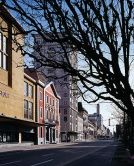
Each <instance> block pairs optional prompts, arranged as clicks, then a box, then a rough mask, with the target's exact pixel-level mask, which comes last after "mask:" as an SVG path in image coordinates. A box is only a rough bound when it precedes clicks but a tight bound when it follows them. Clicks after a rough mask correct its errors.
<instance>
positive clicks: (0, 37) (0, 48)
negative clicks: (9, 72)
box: [0, 33, 2, 50]
mask: <svg viewBox="0 0 134 166" xmlns="http://www.w3.org/2000/svg"><path fill="white" fill-rule="evenodd" d="M0 50H2V33H0Z"/></svg>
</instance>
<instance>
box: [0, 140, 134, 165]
mask: <svg viewBox="0 0 134 166" xmlns="http://www.w3.org/2000/svg"><path fill="white" fill-rule="evenodd" d="M88 141H89V142H90V141H95V140H88ZM78 143H79V142H68V143H67V142H61V143H58V144H45V145H33V143H30V142H24V143H21V144H19V143H7V144H5V143H1V144H0V154H1V153H5V152H6V153H7V152H13V151H21V150H25V151H28V150H37V149H50V148H57V147H60V146H67V145H75V144H78ZM115 144H116V145H117V147H116V149H115V152H114V154H113V156H112V160H111V164H110V165H111V166H134V160H132V156H130V154H129V153H128V151H127V150H126V149H125V148H124V146H123V144H122V143H121V142H116V143H115Z"/></svg>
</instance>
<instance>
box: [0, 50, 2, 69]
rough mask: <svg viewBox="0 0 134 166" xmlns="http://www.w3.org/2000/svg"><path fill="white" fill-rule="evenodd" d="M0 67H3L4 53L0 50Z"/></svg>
mask: <svg viewBox="0 0 134 166" xmlns="http://www.w3.org/2000/svg"><path fill="white" fill-rule="evenodd" d="M0 67H2V53H1V52H0Z"/></svg>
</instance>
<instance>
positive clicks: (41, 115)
mask: <svg viewBox="0 0 134 166" xmlns="http://www.w3.org/2000/svg"><path fill="white" fill-rule="evenodd" d="M40 118H43V111H42V107H40Z"/></svg>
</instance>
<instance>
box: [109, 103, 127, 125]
mask: <svg viewBox="0 0 134 166" xmlns="http://www.w3.org/2000/svg"><path fill="white" fill-rule="evenodd" d="M111 108H112V109H111V115H112V119H114V120H116V121H117V122H118V124H120V125H121V124H123V121H124V118H125V117H124V112H123V111H122V110H120V109H119V108H118V107H117V106H116V105H115V104H111Z"/></svg>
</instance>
